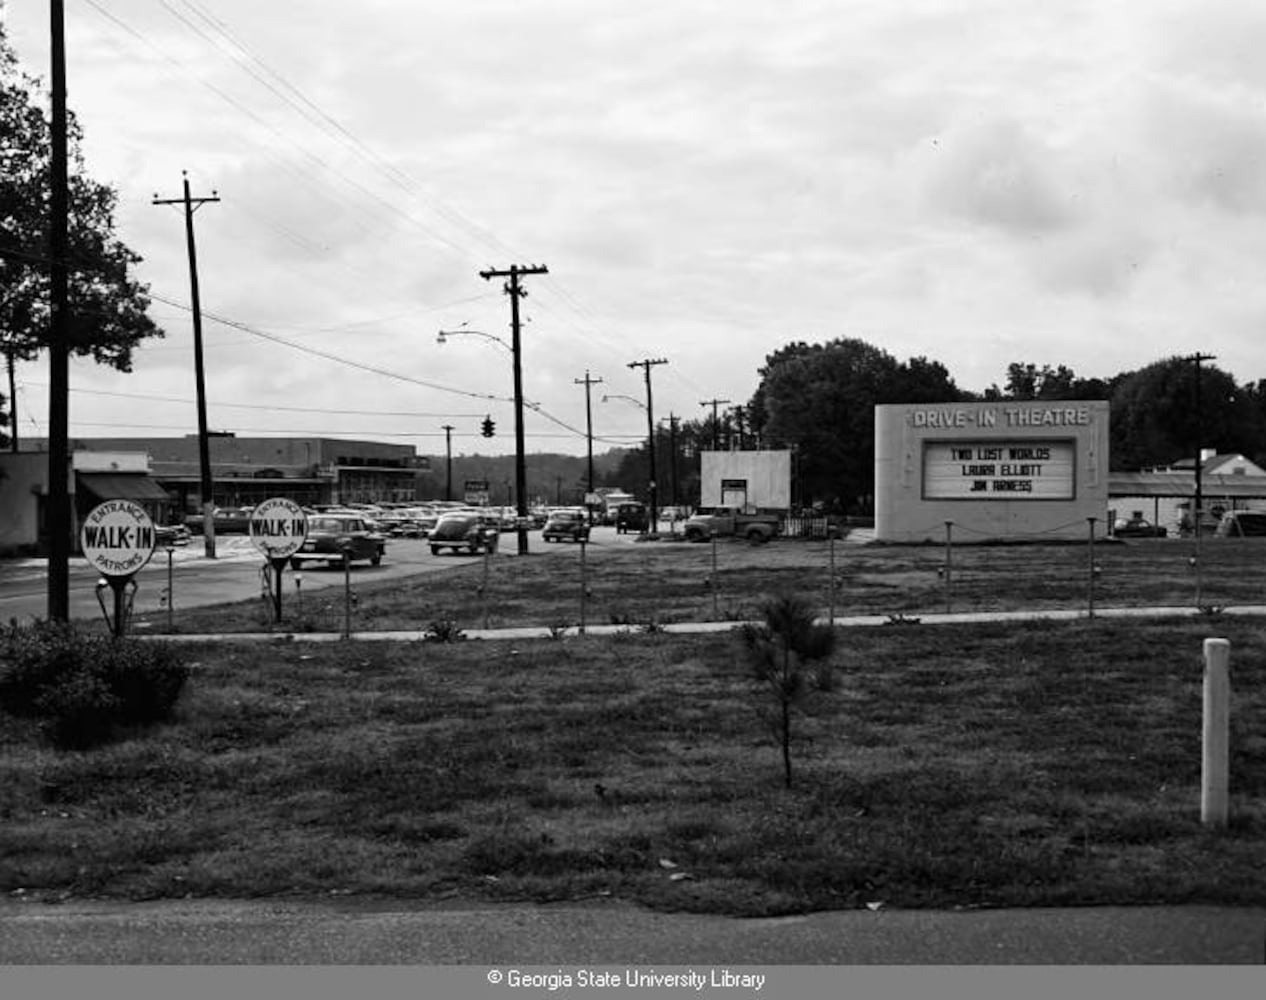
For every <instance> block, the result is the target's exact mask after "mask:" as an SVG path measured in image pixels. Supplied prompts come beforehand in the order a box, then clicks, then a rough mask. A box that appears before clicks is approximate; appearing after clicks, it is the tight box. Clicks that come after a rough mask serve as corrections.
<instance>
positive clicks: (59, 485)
mask: <svg viewBox="0 0 1266 1000" xmlns="http://www.w3.org/2000/svg"><path fill="white" fill-rule="evenodd" d="M49 27H50V33H51V56H52V88H51V90H52V92H51V99H52V123H51V126H52V150H51V152H52V163H51V168H52V169H51V173H52V190H51V191H50V192H49V214H50V216H51V226H50V232H49V253H48V256H49V262H50V263H49V283H50V299H49V312H50V316H49V325H50V330H49V350H48V367H49V376H48V508H47V511H46V516H47V521H46V523H47V525H48V618H49V620H50V621H55V622H64V621H67V620H69V618H70V536H71V531H72V529H73V525H72V523H71V521H72V517H71V509H70V486H69V484H68V483H67V481H66V480H67V477H69V475H70V440H69V439H70V403H69V400H70V363H69V358H70V289H69V285H70V275H69V272H68V270H67V263H66V255H67V250H68V248H69V243H70V237H69V229H70V221H69V220H70V193H69V183H70V182H69V174H70V166H69V155H68V140H67V137H66V18H65V4H64V3H63V0H51V3H50V5H49ZM14 402H15V403H16V401H14Z"/></svg>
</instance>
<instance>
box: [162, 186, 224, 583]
mask: <svg viewBox="0 0 1266 1000" xmlns="http://www.w3.org/2000/svg"><path fill="white" fill-rule="evenodd" d="M181 176H182V177H183V178H184V195H183V197H180V198H159V197H158V195H157V194H156V195H154V201H153V204H155V205H184V206H185V243H186V244H187V246H188V250H189V300H190V305H191V306H192V307H193V376H194V384H195V388H196V390H197V397H198V465H199V467H200V469H201V474H202V481H201V487H200V488H201V491H202V537H203V541H204V544H205V546H206V548H205V552H206V557H207V558H208V559H214V558H215V502H214V500H213V498H212V495H211V447H210V445H209V443H208V441H207V385H206V375H205V369H204V366H203V362H202V305H201V302H200V301H199V298H198V251H197V248H196V246H195V244H194V239H193V213H194V212H196V211H197V210H198V209H199V208H201V207H202V206H203V205H205V204H206V203H207V202H213V201H219V200H220V199H219V197H217V194H216V192H215V191H212V192H211V197H210V198H193V197H190V195H189V175H188V174H187V173H185V172H184V171H181Z"/></svg>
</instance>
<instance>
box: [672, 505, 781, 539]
mask: <svg viewBox="0 0 1266 1000" xmlns="http://www.w3.org/2000/svg"><path fill="white" fill-rule="evenodd" d="M681 530H682V532H683V534H685V536H686V541H688V542H706V541H707V540H708V539H709V538H713V537H716V538H723V537H727V536H733V537H736V538H746V539H747V540H748V541H749V542H751V543H752V544H754V545H759V544H761V543H763V542H767V541H769V540H770V539H771V538H773V537H774V536H775V535H777V534H779V532H780V531H781V522H780V520H779V518H778V515H777V514H744V513H743V512H742V511H738V510H734V509H731V508H725V507H718V508H716V509H715V510H713V511H712V512H711V513H702V512H701V513H698V514H695V515H694V516H693V517H689V518H687V519H686V523H685V524H684V525H683V526H682V529H681Z"/></svg>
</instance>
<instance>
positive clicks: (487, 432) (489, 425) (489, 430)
mask: <svg viewBox="0 0 1266 1000" xmlns="http://www.w3.org/2000/svg"><path fill="white" fill-rule="evenodd" d="M496 429H497V425H496V424H494V423H493V422H492V417H484V431H483V433H484V437H486V438H490V437H492V435H493V432H495V431H496Z"/></svg>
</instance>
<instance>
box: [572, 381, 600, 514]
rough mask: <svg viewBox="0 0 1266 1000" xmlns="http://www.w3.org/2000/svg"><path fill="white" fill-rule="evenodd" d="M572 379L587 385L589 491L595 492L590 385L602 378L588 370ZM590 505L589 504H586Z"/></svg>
mask: <svg viewBox="0 0 1266 1000" xmlns="http://www.w3.org/2000/svg"><path fill="white" fill-rule="evenodd" d="M572 381H573V382H574V383H575V384H576V385H583V386H584V387H585V438H586V439H587V440H588V442H589V492H590V493H592V492H593V401H592V400H591V399H590V394H589V390H590V387H592V386H595V385H601V384H602V379H600V378H590V377H589V372H588V370H586V371H585V377H584V378H583V379H579V378H575V379H572ZM586 506H588V505H586Z"/></svg>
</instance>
